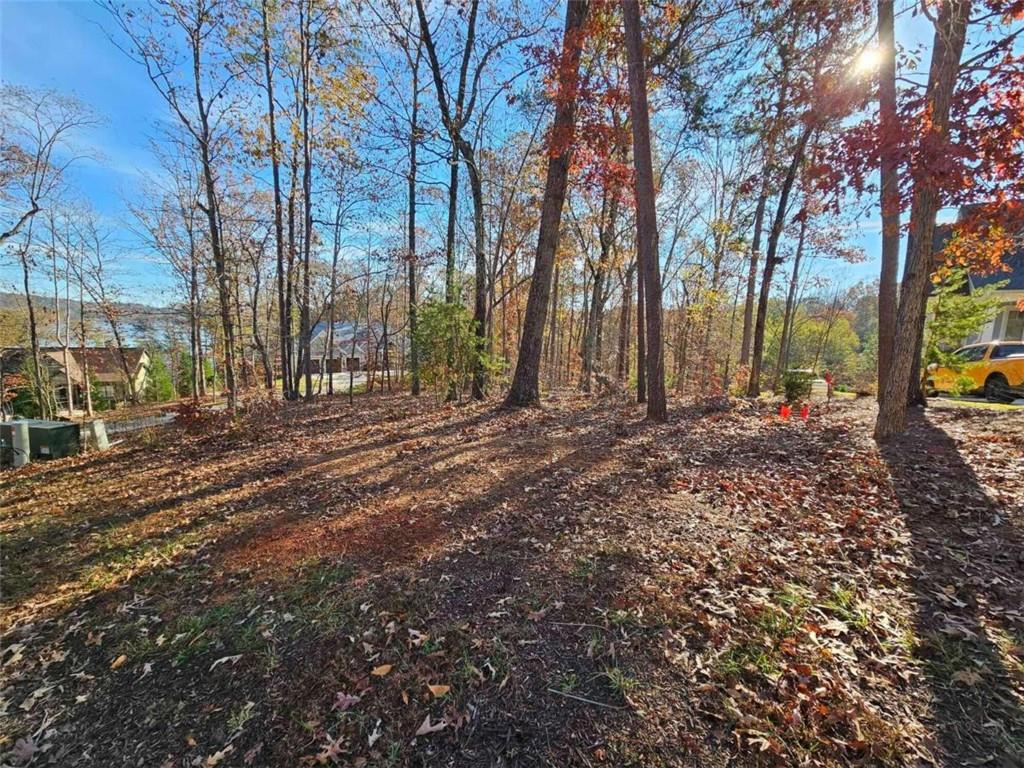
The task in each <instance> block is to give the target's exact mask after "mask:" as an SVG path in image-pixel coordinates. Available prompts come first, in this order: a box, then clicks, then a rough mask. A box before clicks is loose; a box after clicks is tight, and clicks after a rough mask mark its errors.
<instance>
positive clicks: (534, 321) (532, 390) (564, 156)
mask: <svg viewBox="0 0 1024 768" xmlns="http://www.w3.org/2000/svg"><path fill="white" fill-rule="evenodd" d="M588 9H589V3H588V2H587V0H577V1H576V2H569V3H567V4H566V9H565V31H564V34H563V37H562V54H561V58H562V61H561V64H562V66H560V67H559V68H558V95H557V96H556V105H555V117H554V122H553V124H552V130H551V136H552V137H553V140H554V141H559V142H563V143H562V145H561V146H558V147H556V148H555V150H556V153H555V154H551V155H549V157H548V168H547V180H546V182H545V185H544V199H543V202H542V203H541V217H540V233H539V234H538V237H537V256H536V259H535V262H534V267H533V280H532V281H531V283H530V293H529V297H528V298H527V301H526V319H525V321H524V323H523V333H522V338H521V339H520V344H519V357H518V359H517V360H516V370H515V374H514V375H513V377H512V387H511V389H510V390H509V393H508V397H507V398H506V399H505V402H506V404H507V405H511V406H522V405H531V404H536V403H539V402H540V384H539V377H540V356H541V350H542V345H543V340H544V321H545V319H546V316H547V312H548V299H549V298H550V295H551V273H552V270H553V268H554V262H555V251H556V250H557V249H558V235H559V228H560V225H561V220H562V205H563V203H564V202H565V190H566V185H567V183H568V178H569V165H570V163H571V161H572V150H573V138H574V136H575V132H576V98H577V93H576V91H577V88H576V84H577V81H578V79H579V66H580V51H581V49H582V47H583V26H584V23H585V22H586V18H587V11H588Z"/></svg>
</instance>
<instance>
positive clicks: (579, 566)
mask: <svg viewBox="0 0 1024 768" xmlns="http://www.w3.org/2000/svg"><path fill="white" fill-rule="evenodd" d="M596 569H597V565H596V563H594V561H593V560H591V559H590V558H589V557H577V558H576V562H575V564H574V565H573V567H572V570H571V571H570V572H569V575H570V576H572V577H573V578H574V579H576V580H577V581H590V580H591V579H592V578H593V577H594V571H595V570H596Z"/></svg>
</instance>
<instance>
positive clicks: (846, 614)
mask: <svg viewBox="0 0 1024 768" xmlns="http://www.w3.org/2000/svg"><path fill="white" fill-rule="evenodd" d="M822 605H823V607H825V608H827V609H828V610H829V611H831V612H832V613H834V614H835V615H836V616H837V617H838V618H839V619H842V620H843V621H845V622H846V623H847V624H849V625H851V626H853V627H856V628H857V629H867V627H868V625H869V624H870V623H871V620H870V619H869V618H868V615H867V613H865V612H864V610H863V609H862V608H861V607H860V602H859V601H858V600H857V592H856V590H854V589H852V588H849V587H840V586H834V587H832V594H831V595H829V597H828V598H826V599H825V601H824V602H823V603H822Z"/></svg>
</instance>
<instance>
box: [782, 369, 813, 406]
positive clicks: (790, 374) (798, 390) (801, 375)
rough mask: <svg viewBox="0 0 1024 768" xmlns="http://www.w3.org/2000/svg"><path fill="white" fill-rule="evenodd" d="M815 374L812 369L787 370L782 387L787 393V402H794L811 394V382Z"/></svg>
mask: <svg viewBox="0 0 1024 768" xmlns="http://www.w3.org/2000/svg"><path fill="white" fill-rule="evenodd" d="M813 381H814V374H813V373H811V372H810V371H797V370H789V371H786V374H785V376H783V377H782V388H783V390H784V392H785V394H786V402H787V403H792V402H795V401H797V400H804V399H806V398H808V397H810V396H811V382H813Z"/></svg>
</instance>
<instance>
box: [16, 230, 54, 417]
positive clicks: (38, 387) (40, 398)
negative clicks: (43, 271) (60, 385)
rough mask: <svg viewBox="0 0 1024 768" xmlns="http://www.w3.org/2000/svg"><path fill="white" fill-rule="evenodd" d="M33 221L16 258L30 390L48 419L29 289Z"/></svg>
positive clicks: (34, 316)
mask: <svg viewBox="0 0 1024 768" xmlns="http://www.w3.org/2000/svg"><path fill="white" fill-rule="evenodd" d="M34 221H35V220H34V219H29V222H28V229H27V230H26V231H27V232H28V234H27V235H26V237H25V243H24V244H23V245H22V247H21V248H20V249H19V250H18V257H19V259H20V261H21V276H22V284H23V286H24V289H25V303H26V304H27V305H28V334H29V340H30V343H31V345H32V388H33V389H34V390H35V395H36V402H37V403H38V404H39V410H40V415H41V416H42V417H43V418H44V419H45V418H49V415H50V414H49V397H47V393H46V391H45V389H46V386H45V384H44V382H43V370H42V367H41V366H42V359H41V357H40V350H39V326H38V325H37V323H36V308H35V302H33V301H32V291H31V289H30V287H29V272H30V271H31V270H30V265H29V256H28V252H29V248H30V246H31V243H32V225H33V223H34Z"/></svg>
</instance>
